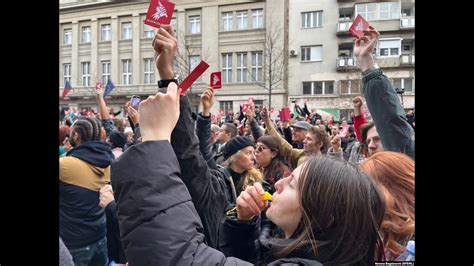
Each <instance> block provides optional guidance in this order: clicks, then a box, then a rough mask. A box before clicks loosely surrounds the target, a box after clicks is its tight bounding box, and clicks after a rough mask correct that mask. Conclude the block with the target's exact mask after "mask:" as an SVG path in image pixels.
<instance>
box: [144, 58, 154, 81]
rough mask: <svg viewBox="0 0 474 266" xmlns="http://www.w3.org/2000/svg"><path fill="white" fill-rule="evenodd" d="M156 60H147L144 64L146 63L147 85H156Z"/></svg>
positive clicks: (145, 78)
mask: <svg viewBox="0 0 474 266" xmlns="http://www.w3.org/2000/svg"><path fill="white" fill-rule="evenodd" d="M154 62H155V60H153V58H145V59H144V63H145V69H144V71H143V72H144V73H145V77H144V83H145V84H152V83H155V65H154Z"/></svg>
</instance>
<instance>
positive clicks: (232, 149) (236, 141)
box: [222, 136, 253, 160]
mask: <svg viewBox="0 0 474 266" xmlns="http://www.w3.org/2000/svg"><path fill="white" fill-rule="evenodd" d="M248 146H252V147H253V142H252V140H250V139H249V138H247V137H242V136H237V137H234V138H232V139H230V140H229V141H227V143H226V144H225V145H224V150H223V151H222V154H223V155H224V160H227V159H228V158H229V157H230V156H232V155H234V154H235V153H236V152H238V151H239V150H241V149H243V148H245V147H248Z"/></svg>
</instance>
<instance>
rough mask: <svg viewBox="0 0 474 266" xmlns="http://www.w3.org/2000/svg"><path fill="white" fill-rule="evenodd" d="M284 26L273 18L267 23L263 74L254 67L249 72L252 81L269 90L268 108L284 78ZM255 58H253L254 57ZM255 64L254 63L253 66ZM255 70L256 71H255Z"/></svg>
mask: <svg viewBox="0 0 474 266" xmlns="http://www.w3.org/2000/svg"><path fill="white" fill-rule="evenodd" d="M282 34H283V28H282V26H281V24H279V23H278V24H276V23H274V22H273V21H272V20H270V22H269V23H268V25H267V30H266V35H265V43H264V44H263V51H262V52H263V62H262V67H263V70H262V72H263V74H262V76H259V73H258V71H255V70H254V67H252V69H250V70H249V71H248V72H249V74H250V77H251V78H252V81H254V82H256V83H257V85H258V86H260V87H262V88H264V89H265V90H267V91H268V110H270V108H271V105H272V90H273V89H275V88H277V87H278V85H280V84H281V83H282V81H283V78H284V56H285V51H284V49H283V38H282ZM252 60H253V58H252ZM253 65H254V64H253V63H252V66H253ZM254 72H255V73H254Z"/></svg>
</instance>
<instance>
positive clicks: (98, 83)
mask: <svg viewBox="0 0 474 266" xmlns="http://www.w3.org/2000/svg"><path fill="white" fill-rule="evenodd" d="M95 89H96V90H100V89H102V83H100V82H97V83H96V84H95Z"/></svg>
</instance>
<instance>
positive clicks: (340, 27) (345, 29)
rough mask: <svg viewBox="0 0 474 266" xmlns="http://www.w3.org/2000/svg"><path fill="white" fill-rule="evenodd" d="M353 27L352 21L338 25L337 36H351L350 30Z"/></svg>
mask: <svg viewBox="0 0 474 266" xmlns="http://www.w3.org/2000/svg"><path fill="white" fill-rule="evenodd" d="M351 25H352V21H341V22H339V23H337V34H338V35H339V34H349V32H348V30H349V28H350V27H351Z"/></svg>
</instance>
